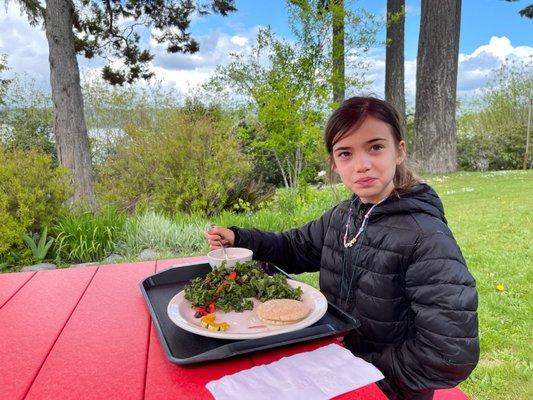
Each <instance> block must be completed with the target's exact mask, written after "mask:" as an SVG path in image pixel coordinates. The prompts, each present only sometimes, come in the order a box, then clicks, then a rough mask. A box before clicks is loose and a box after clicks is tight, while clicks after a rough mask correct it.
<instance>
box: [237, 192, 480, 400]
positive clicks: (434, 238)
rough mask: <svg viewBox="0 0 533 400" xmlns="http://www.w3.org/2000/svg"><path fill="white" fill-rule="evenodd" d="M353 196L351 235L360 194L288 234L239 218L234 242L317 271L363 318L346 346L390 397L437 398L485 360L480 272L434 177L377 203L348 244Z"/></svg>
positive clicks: (294, 269)
mask: <svg viewBox="0 0 533 400" xmlns="http://www.w3.org/2000/svg"><path fill="white" fill-rule="evenodd" d="M350 204H352V206H353V208H354V209H355V210H356V212H355V214H352V215H354V218H351V219H352V221H350V230H349V235H348V239H351V238H353V237H354V235H355V232H357V230H358V229H359V226H360V224H361V223H362V218H361V217H362V216H363V214H364V213H365V212H366V210H367V209H368V205H364V204H361V203H360V202H359V201H358V199H357V198H354V199H353V200H352V201H345V202H343V203H341V204H339V205H337V206H336V207H334V208H333V209H331V210H329V211H327V212H326V213H325V214H324V215H323V216H322V217H321V218H319V219H318V220H316V221H313V222H310V223H308V224H307V225H305V226H303V227H301V228H299V229H291V230H289V231H286V232H283V233H273V232H264V231H259V230H256V229H242V228H236V227H232V228H231V229H232V230H233V231H234V232H235V234H236V242H235V246H240V247H247V248H249V249H251V250H253V251H254V258H255V259H258V260H262V261H269V262H272V263H274V264H276V265H278V266H280V267H281V268H283V269H284V270H285V271H287V272H289V273H300V272H310V271H318V270H320V289H321V291H322V292H323V293H324V295H325V296H326V298H327V299H328V301H329V302H331V303H334V304H336V305H337V306H339V307H340V308H342V309H344V310H345V311H347V312H348V313H350V314H352V315H354V316H355V317H356V318H357V319H359V320H360V321H361V326H360V328H359V329H358V330H357V331H355V332H353V333H351V334H350V335H348V336H347V337H346V338H345V341H346V345H347V347H348V348H349V349H350V350H352V352H354V353H355V354H356V355H359V356H361V357H362V358H364V359H366V360H367V361H369V362H371V363H372V364H374V365H375V366H376V367H377V368H379V369H380V370H381V371H382V372H383V374H384V375H385V380H384V381H381V382H380V383H379V384H380V386H381V388H382V389H383V390H384V391H385V393H386V394H387V395H388V396H389V398H391V399H404V398H405V399H430V398H432V395H433V390H434V389H436V388H445V387H452V386H455V385H457V383H459V382H460V381H462V380H464V379H465V378H466V377H467V376H468V375H469V374H470V372H471V371H472V370H473V369H474V367H475V366H476V363H477V361H478V358H479V341H478V322H477V313H476V309H477V292H476V287H475V281H474V279H473V277H472V276H471V275H470V273H469V272H468V270H467V268H466V265H465V261H464V258H463V256H462V254H461V251H460V250H459V247H458V246H457V243H456V242H455V239H454V238H453V235H452V233H451V232H450V230H449V228H448V226H447V225H446V220H445V218H444V212H443V208H442V203H441V201H440V199H439V197H438V196H437V194H436V193H435V192H434V191H433V189H431V188H430V187H429V186H428V185H425V184H420V185H417V186H415V187H414V188H413V189H412V190H411V192H409V193H407V194H404V195H402V196H401V197H400V198H398V197H390V198H388V199H387V200H385V201H384V202H383V203H381V204H379V205H378V206H377V207H375V209H374V210H373V211H372V213H371V214H370V217H369V220H368V225H367V227H366V229H365V230H364V231H363V233H362V234H361V236H360V238H359V239H358V240H357V243H356V244H355V245H354V246H353V247H351V248H348V249H345V248H344V246H343V240H342V237H343V235H344V230H345V226H346V223H347V218H348V210H349V207H350Z"/></svg>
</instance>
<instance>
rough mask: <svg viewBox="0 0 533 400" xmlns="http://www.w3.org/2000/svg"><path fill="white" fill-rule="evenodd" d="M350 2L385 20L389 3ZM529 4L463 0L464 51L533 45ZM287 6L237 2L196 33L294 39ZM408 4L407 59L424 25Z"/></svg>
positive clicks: (415, 4)
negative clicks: (261, 31)
mask: <svg viewBox="0 0 533 400" xmlns="http://www.w3.org/2000/svg"><path fill="white" fill-rule="evenodd" d="M437 1H438V0H437ZM346 3H347V4H351V7H352V8H364V9H366V10H368V11H370V12H372V13H374V14H376V15H379V16H381V17H382V18H384V17H385V13H386V8H387V6H386V4H387V1H386V0H355V1H350V0H347V1H346ZM529 3H530V2H529V1H527V0H519V1H516V2H511V3H510V2H506V1H504V0H463V2H462V8H461V41H460V51H461V52H464V53H471V52H473V51H474V50H475V49H476V48H478V47H479V46H481V45H483V44H486V43H487V42H488V40H489V39H490V38H491V36H506V37H507V38H508V39H510V40H511V42H512V43H513V45H515V46H516V45H528V46H532V45H533V20H530V19H527V18H524V17H521V16H520V15H518V11H519V10H521V9H522V8H523V7H525V6H526V5H527V4H529ZM285 4H286V3H285V0H263V1H261V0H236V5H237V8H238V12H236V13H234V14H233V15H231V16H230V17H213V18H206V19H202V20H198V21H197V23H196V24H195V26H194V31H196V32H197V33H205V32H206V31H207V30H210V29H214V28H215V29H216V27H220V26H221V25H228V26H231V27H232V28H233V29H235V30H238V29H245V28H246V27H250V26H255V25H266V24H270V25H271V26H272V28H273V29H274V31H275V32H276V33H277V34H279V35H282V36H286V37H290V35H291V33H290V30H289V28H288V16H287V11H286V6H285ZM406 5H407V10H408V13H407V18H406V23H405V28H406V31H405V56H406V58H415V57H416V52H417V46H418V31H419V25H420V1H409V0H407V1H406ZM380 37H381V38H382V39H384V38H385V31H384V30H382V31H381V32H380Z"/></svg>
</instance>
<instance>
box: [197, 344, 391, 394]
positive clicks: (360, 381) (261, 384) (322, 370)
mask: <svg viewBox="0 0 533 400" xmlns="http://www.w3.org/2000/svg"><path fill="white" fill-rule="evenodd" d="M383 378H384V377H383V374H382V373H381V372H380V371H379V370H378V369H377V368H376V367H374V366H373V365H372V364H370V363H368V362H366V361H365V360H363V359H361V358H359V357H355V356H354V355H353V354H352V353H351V352H350V351H349V350H347V349H345V348H344V347H342V346H339V345H337V344H330V345H327V346H324V347H320V348H318V349H316V350H313V351H309V352H305V353H300V354H296V355H293V356H290V357H284V358H282V359H281V360H279V361H276V362H273V363H271V364H267V365H261V366H257V367H253V368H250V369H247V370H243V371H240V372H237V373H236V374H233V375H227V376H224V377H222V378H220V379H218V380H215V381H211V382H209V383H208V384H207V385H206V387H207V389H208V390H209V391H210V392H211V394H212V395H213V396H214V397H215V399H217V400H229V399H254V400H255V399H257V400H262V399H265V400H294V399H305V400H323V399H330V398H332V397H335V396H338V395H340V394H343V393H346V392H350V391H352V390H355V389H357V388H360V387H363V386H365V385H368V384H369V383H372V382H376V381H379V380H380V379H383Z"/></svg>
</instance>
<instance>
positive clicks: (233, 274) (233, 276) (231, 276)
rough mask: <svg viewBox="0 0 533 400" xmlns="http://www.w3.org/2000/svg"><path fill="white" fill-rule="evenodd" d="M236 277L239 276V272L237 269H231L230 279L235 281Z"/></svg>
mask: <svg viewBox="0 0 533 400" xmlns="http://www.w3.org/2000/svg"><path fill="white" fill-rule="evenodd" d="M235 278H237V272H235V271H231V272H230V273H229V275H228V279H229V280H231V281H234V280H235Z"/></svg>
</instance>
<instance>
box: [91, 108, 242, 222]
mask: <svg viewBox="0 0 533 400" xmlns="http://www.w3.org/2000/svg"><path fill="white" fill-rule="evenodd" d="M125 132H126V135H125V136H124V137H123V138H122V139H121V140H120V143H119V145H118V147H117V150H116V155H115V156H114V157H113V158H111V159H109V160H108V161H107V162H106V163H105V164H104V165H103V166H102V167H101V168H99V169H98V185H97V188H98V192H99V194H100V197H101V198H102V199H103V201H104V202H109V203H111V204H115V205H118V206H119V207H121V208H122V209H125V210H141V211H142V210H147V209H153V210H157V211H161V212H163V213H165V214H169V215H173V214H175V213H176V212H179V211H183V212H188V213H190V212H192V213H196V212H200V213H208V214H211V213H216V212H219V211H220V210H222V209H223V208H224V207H230V206H231V205H232V204H231V203H230V204H228V201H229V200H230V199H229V194H228V193H230V192H231V191H232V189H234V188H235V187H236V185H237V183H238V182H240V181H241V180H243V179H244V177H245V176H246V175H247V173H248V171H249V170H250V164H249V162H248V160H247V159H246V157H245V156H244V155H243V154H242V153H241V152H240V148H239V143H238V141H237V139H236V137H235V135H234V134H233V133H232V128H231V124H230V120H229V118H226V117H225V116H224V115H223V114H222V112H221V111H219V110H217V109H202V108H201V107H198V106H189V107H185V108H184V109H173V108H170V109H162V110H160V111H159V112H158V113H157V114H156V116H155V118H146V120H145V121H144V122H143V123H140V124H138V125H136V126H127V127H126V129H125Z"/></svg>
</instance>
